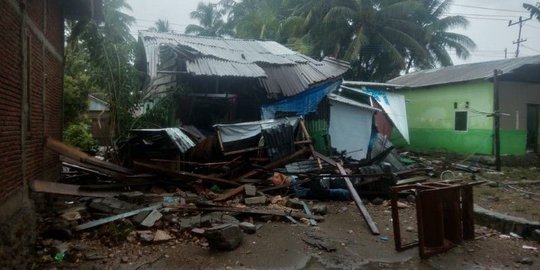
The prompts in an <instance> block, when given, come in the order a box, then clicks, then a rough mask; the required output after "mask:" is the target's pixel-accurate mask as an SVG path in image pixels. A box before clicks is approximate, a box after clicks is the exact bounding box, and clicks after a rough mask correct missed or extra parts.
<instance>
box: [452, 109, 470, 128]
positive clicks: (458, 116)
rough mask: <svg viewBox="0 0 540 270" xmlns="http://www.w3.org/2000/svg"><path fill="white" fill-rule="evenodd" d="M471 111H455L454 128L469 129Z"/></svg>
mask: <svg viewBox="0 0 540 270" xmlns="http://www.w3.org/2000/svg"><path fill="white" fill-rule="evenodd" d="M468 116H469V113H468V112H466V111H464V112H463V111H461V112H455V121H454V130H456V131H467V124H468V123H467V120H468Z"/></svg>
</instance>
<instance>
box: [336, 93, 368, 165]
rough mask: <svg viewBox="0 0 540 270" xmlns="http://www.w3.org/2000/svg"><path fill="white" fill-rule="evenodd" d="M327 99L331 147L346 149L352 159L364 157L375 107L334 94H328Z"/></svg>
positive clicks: (340, 149) (338, 149)
mask: <svg viewBox="0 0 540 270" xmlns="http://www.w3.org/2000/svg"><path fill="white" fill-rule="evenodd" d="M329 99H330V128H329V133H330V140H331V143H332V147H334V148H336V149H337V151H339V152H341V151H346V152H347V154H346V155H347V156H350V157H352V158H353V159H356V160H362V159H365V158H366V155H367V152H368V147H369V140H370V138H371V126H372V123H373V113H375V111H376V109H374V108H370V107H369V106H366V105H364V104H360V103H357V102H355V101H352V100H349V99H346V98H343V97H339V96H335V95H329Z"/></svg>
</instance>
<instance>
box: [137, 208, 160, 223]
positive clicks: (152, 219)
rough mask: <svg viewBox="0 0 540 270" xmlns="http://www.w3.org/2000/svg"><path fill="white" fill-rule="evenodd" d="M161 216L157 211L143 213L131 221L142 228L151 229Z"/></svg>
mask: <svg viewBox="0 0 540 270" xmlns="http://www.w3.org/2000/svg"><path fill="white" fill-rule="evenodd" d="M162 216H163V215H162V214H161V213H160V212H159V211H157V210H155V209H154V210H152V211H144V212H140V213H139V214H137V215H136V216H135V217H134V218H133V220H134V221H135V222H136V223H138V224H140V225H141V226H144V227H152V226H154V224H155V223H156V221H158V220H159V219H160V218H161V217H162Z"/></svg>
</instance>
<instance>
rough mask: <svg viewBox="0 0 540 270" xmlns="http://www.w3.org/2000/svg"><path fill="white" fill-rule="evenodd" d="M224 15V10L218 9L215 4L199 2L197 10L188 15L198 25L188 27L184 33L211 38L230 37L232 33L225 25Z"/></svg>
mask: <svg viewBox="0 0 540 270" xmlns="http://www.w3.org/2000/svg"><path fill="white" fill-rule="evenodd" d="M224 15H225V10H224V9H222V8H219V7H218V5H217V4H212V3H208V4H204V3H202V2H201V3H199V5H198V6H197V9H196V10H195V11H192V12H191V13H190V16H191V18H192V19H195V20H197V21H199V24H190V25H188V26H187V27H186V30H185V33H186V34H195V35H198V36H211V37H220V36H223V35H231V34H232V31H231V30H230V29H229V28H228V27H227V26H228V25H227V24H225V21H224V19H223V17H224Z"/></svg>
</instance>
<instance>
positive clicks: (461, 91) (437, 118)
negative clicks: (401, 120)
mask: <svg viewBox="0 0 540 270" xmlns="http://www.w3.org/2000/svg"><path fill="white" fill-rule="evenodd" d="M400 93H402V94H404V95H405V98H406V100H407V120H408V123H409V134H410V145H403V142H404V140H400V139H398V138H396V140H395V143H396V144H398V145H402V146H405V147H407V148H410V149H418V150H433V151H447V152H456V153H482V154H491V153H492V128H493V119H492V118H488V117H486V116H485V115H484V114H481V113H478V112H491V111H493V109H492V108H493V85H492V84H491V83H490V82H488V81H484V80H478V81H471V82H466V83H460V84H451V85H442V86H435V87H424V88H417V89H411V90H402V91H400ZM454 102H456V103H457V109H455V108H454ZM466 102H469V109H467V108H466ZM455 111H469V114H468V130H467V131H455V130H454V113H455ZM513 136H514V135H506V133H505V135H503V137H504V138H508V139H511V137H513ZM505 149H506V148H503V150H505ZM508 149H509V150H512V147H509V148H508Z"/></svg>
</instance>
